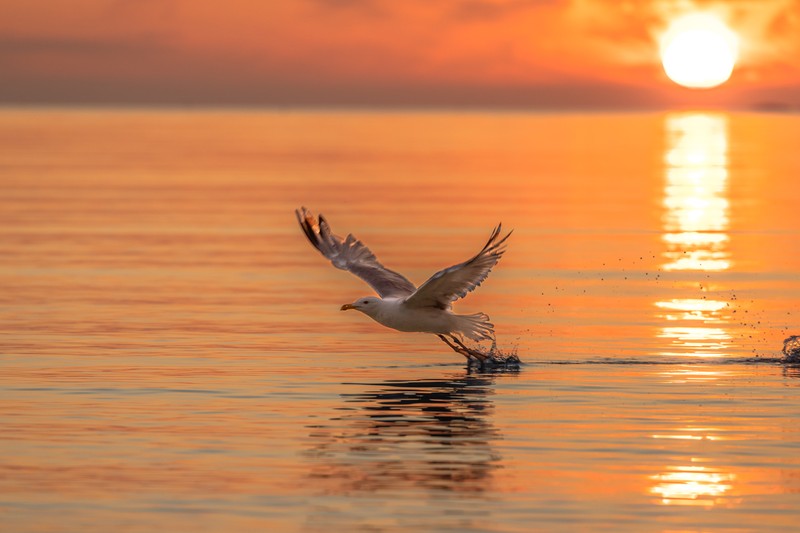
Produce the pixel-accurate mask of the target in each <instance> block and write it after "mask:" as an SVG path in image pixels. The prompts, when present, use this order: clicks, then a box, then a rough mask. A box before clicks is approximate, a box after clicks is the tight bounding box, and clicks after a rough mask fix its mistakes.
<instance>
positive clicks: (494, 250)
mask: <svg viewBox="0 0 800 533" xmlns="http://www.w3.org/2000/svg"><path fill="white" fill-rule="evenodd" d="M502 228H503V225H502V224H498V226H497V227H496V228H495V229H494V231H492V235H491V237H489V240H488V242H487V243H486V246H484V247H483V249H482V250H481V251H480V252H478V254H477V255H476V256H475V257H473V258H472V259H470V260H469V261H465V262H463V263H461V264H459V265H455V266H451V267H450V268H445V269H444V270H440V271H439V272H437V273H436V274H434V275H433V276H431V277H430V279H428V281H426V282H425V283H423V284H422V285H420V287H419V289H417V290H416V292H414V294H412V295H411V296H409V297H408V298H406V301H405V304H406V305H408V306H409V307H437V308H440V309H449V308H450V306H451V304H452V303H453V302H454V301H455V300H458V299H459V298H463V297H464V296H466V295H467V293H469V292H471V291H473V290H475V289H476V288H477V287H478V286H479V285H480V284H481V283H483V280H485V279H486V277H487V276H488V275H489V272H491V270H492V267H494V265H496V264H497V261H499V260H500V258H501V257H502V256H503V252H505V242H506V239H508V237H509V236H510V235H511V233H512V231H509V232H508V233H507V234H506V236H505V237H502V238H501V237H500V231H501V230H502Z"/></svg>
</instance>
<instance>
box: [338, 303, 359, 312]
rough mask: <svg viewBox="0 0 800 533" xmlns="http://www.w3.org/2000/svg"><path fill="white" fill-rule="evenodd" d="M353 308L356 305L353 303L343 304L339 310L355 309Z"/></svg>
mask: <svg viewBox="0 0 800 533" xmlns="http://www.w3.org/2000/svg"><path fill="white" fill-rule="evenodd" d="M355 308H356V306H355V305H353V304H344V305H343V306H342V308H341V309H340V311H347V310H348V309H355Z"/></svg>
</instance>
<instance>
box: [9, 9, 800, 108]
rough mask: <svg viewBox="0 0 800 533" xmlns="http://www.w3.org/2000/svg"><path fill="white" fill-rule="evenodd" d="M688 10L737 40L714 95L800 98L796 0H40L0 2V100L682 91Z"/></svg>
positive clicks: (461, 97)
mask: <svg viewBox="0 0 800 533" xmlns="http://www.w3.org/2000/svg"><path fill="white" fill-rule="evenodd" d="M694 11H708V12H711V13H714V14H715V15H716V16H719V17H720V18H721V19H722V20H723V21H724V22H725V23H726V24H728V25H729V27H730V28H731V29H732V30H733V31H735V32H736V34H737V35H738V36H739V37H740V40H741V47H740V50H739V52H740V58H739V62H738V63H737V69H736V71H735V72H734V75H733V77H732V78H731V80H730V82H729V83H727V84H725V87H721V88H720V89H719V93H718V94H716V95H715V96H714V98H713V100H714V101H723V102H726V101H730V102H734V103H735V102H736V101H737V99H739V100H742V99H743V98H744V99H748V101H749V100H757V101H765V100H770V101H772V100H776V101H783V100H786V99H787V98H788V99H790V100H791V98H793V97H794V98H798V97H797V94H798V91H797V87H798V86H800V61H797V60H796V58H797V57H800V2H795V1H791V0H728V1H723V0H718V1H702V0H695V1H690V0H669V1H654V2H638V1H637V2H634V1H627V2H626V1H612V0H560V1H559V0H549V1H544V0H541V1H519V0H453V1H448V2H430V1H428V0H404V1H402V2H398V1H395V0H271V1H269V2H263V1H261V0H231V1H229V2H217V1H211V0H164V1H159V2H154V1H148V2H125V1H110V0H73V1H71V2H62V1H60V0H37V1H34V2H4V3H2V4H0V71H2V72H3V78H4V79H3V84H2V86H0V102H12V103H13V102H24V101H50V100H52V101H78V102H93V101H101V102H102V101H108V102H115V101H121V102H125V101H133V102H136V101H144V102H151V101H153V102H156V101H159V99H162V100H165V101H176V102H186V103H192V102H198V103H202V102H209V101H210V102H226V101H227V102H231V103H237V102H245V103H250V102H252V103H267V104H268V103H277V104H281V103H300V104H302V103H321V104H325V103H358V102H364V103H409V104H413V103H422V104H425V103H434V104H435V103H448V102H449V103H454V104H456V105H458V104H462V103H463V104H469V103H475V104H485V103H489V104H491V103H501V104H502V103H504V102H505V103H511V104H514V103H520V104H526V103H527V104H531V103H532V104H536V103H537V102H539V103H542V104H545V105H559V104H575V103H577V104H586V105H592V104H598V105H602V104H604V103H605V104H612V105H626V104H631V105H646V104H647V103H648V102H650V103H653V102H670V101H678V100H680V99H681V98H684V97H685V98H689V96H686V93H685V91H682V90H681V89H680V88H678V87H675V86H674V84H672V83H670V82H669V80H668V79H667V78H666V76H665V75H664V72H663V69H662V68H661V65H660V59H659V50H658V41H659V38H660V36H661V35H662V34H663V32H664V31H665V30H666V28H667V27H668V26H669V23H670V21H672V20H674V19H675V18H677V17H679V16H681V15H684V14H686V13H691V12H694ZM691 97H692V98H700V99H703V98H706V99H710V98H711V97H708V96H707V95H706V96H703V95H700V96H697V95H692V96H691Z"/></svg>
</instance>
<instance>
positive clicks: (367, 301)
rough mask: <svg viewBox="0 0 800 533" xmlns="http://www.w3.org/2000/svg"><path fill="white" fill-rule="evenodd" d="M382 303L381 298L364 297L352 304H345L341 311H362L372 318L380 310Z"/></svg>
mask: <svg viewBox="0 0 800 533" xmlns="http://www.w3.org/2000/svg"><path fill="white" fill-rule="evenodd" d="M380 301H381V299H380V298H375V297H374V296H364V297H362V298H359V299H358V300H356V301H355V302H353V303H351V304H344V305H343V306H342V309H341V310H342V311H347V310H348V309H355V310H356V311H361V312H362V313H364V314H365V315H370V316H372V315H373V314H374V313H375V312H376V311H377V310H378V305H379V304H380Z"/></svg>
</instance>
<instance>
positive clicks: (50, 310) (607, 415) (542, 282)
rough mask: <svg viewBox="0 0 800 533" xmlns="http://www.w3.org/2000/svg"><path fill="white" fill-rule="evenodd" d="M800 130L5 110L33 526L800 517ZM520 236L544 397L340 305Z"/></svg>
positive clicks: (595, 524) (435, 343)
mask: <svg viewBox="0 0 800 533" xmlns="http://www.w3.org/2000/svg"><path fill="white" fill-rule="evenodd" d="M798 138H800V117H798V116H796V115H788V116H787V115H759V114H713V113H666V114H665V113H660V114H658V113H654V114H594V115H578V114H575V115H571V114H515V113H505V114H504V113H499V114H493V113H463V114H458V113H373V112H310V111H309V112H264V111H186V112H184V111H146V110H145V111H143V110H135V111H133V110H131V111H114V110H59V109H41V110H14V109H5V110H2V111H0V287H2V290H1V291H0V398H1V399H2V401H0V424H1V425H2V428H0V530H3V531H9V532H11V531H13V532H48V531H76V532H78V531H80V532H107V531H121V532H139V531H142V532H145V531H192V532H206V531H209V532H218V531H219V532H221V531H225V532H228V531H247V530H256V529H266V528H269V529H270V530H273V531H395V530H398V531H399V530H402V531H408V530H417V531H502V532H512V531H515V532H516V531H520V532H521V531H534V530H540V531H545V530H575V529H580V530H590V529H610V530H615V531H620V530H629V531H700V530H702V531H711V530H725V531H731V530H736V531H740V530H741V531H750V530H785V529H788V528H794V527H796V525H797V522H798V519H800V423H798V418H797V411H798V407H799V406H800V371H799V370H798V369H796V368H791V367H785V366H783V365H781V364H780V363H779V362H778V360H777V358H778V357H779V355H780V353H779V352H780V349H781V346H782V340H783V339H784V338H785V337H787V336H788V335H790V334H797V333H800V312H798V310H797V304H798V301H800V247H798V242H800V215H798V213H800V210H799V209H798V206H800V193H799V192H798V190H800V188H798V187H797V179H798V176H799V175H800V154H798V151H797V139H798ZM300 205H306V206H308V207H309V208H311V209H312V210H315V211H322V212H324V213H325V214H326V216H327V217H328V219H329V220H330V222H331V224H332V225H333V228H334V230H335V231H337V232H338V233H341V234H346V233H348V232H353V233H354V234H356V235H357V236H358V237H360V238H361V239H363V240H364V241H365V242H366V243H367V244H368V245H369V246H370V247H371V248H372V249H373V251H374V252H376V254H378V256H379V257H380V258H381V260H382V261H383V262H384V263H385V264H386V265H388V266H390V267H391V268H394V269H397V270H399V271H401V272H403V273H406V274H407V275H408V276H409V277H410V278H411V279H412V280H414V281H415V282H417V283H421V282H422V281H424V280H425V279H427V277H428V276H429V275H430V274H431V273H433V272H435V271H436V270H438V269H440V268H442V267H445V266H449V265H451V264H454V263H456V262H460V261H462V260H464V259H466V258H468V257H469V256H470V255H471V254H472V253H474V252H475V251H477V249H478V248H479V247H480V246H481V245H482V244H483V242H484V241H485V239H486V237H487V236H488V234H489V231H490V229H491V228H492V226H493V225H495V224H496V223H497V222H499V221H502V222H503V223H504V224H505V225H507V226H508V227H510V228H514V229H515V233H514V235H513V236H512V238H511V241H510V247H509V251H508V253H507V254H506V256H505V257H504V258H503V260H502V261H501V263H500V264H499V266H498V267H497V269H496V270H495V271H494V272H493V273H492V275H491V276H490V278H489V279H488V281H487V282H486V283H485V284H484V285H483V286H482V287H481V288H480V289H479V290H478V291H477V292H475V293H473V294H471V295H470V296H469V297H468V298H467V299H466V300H465V301H463V302H461V303H459V304H458V306H457V307H458V309H459V310H460V311H462V312H476V311H485V312H486V313H488V314H489V315H490V316H491V317H492V319H493V321H494V323H495V324H496V326H497V333H498V343H499V345H500V347H501V348H503V349H506V350H510V349H514V348H516V349H517V350H518V353H519V355H520V357H521V358H522V359H523V360H524V361H525V363H526V364H525V366H524V367H523V368H522V369H521V370H520V371H519V372H514V373H499V374H489V373H479V372H469V371H467V369H466V368H465V366H464V361H463V358H461V357H460V356H458V355H456V354H454V353H453V352H451V351H450V350H449V349H448V348H447V347H446V346H444V345H443V344H442V343H441V342H440V341H439V340H438V339H436V338H435V337H433V336H427V335H423V334H418V335H417V334H401V333H398V332H394V331H391V330H387V329H384V328H382V327H381V326H379V325H377V324H375V323H373V322H371V321H370V320H369V319H367V318H366V317H364V316H362V315H359V314H356V313H341V312H339V310H338V309H339V306H340V305H341V304H343V303H346V302H350V301H352V300H353V299H355V298H356V297H358V296H361V295H367V294H370V291H369V289H368V287H367V286H366V285H364V284H363V283H361V282H360V281H359V280H358V279H356V278H354V277H352V276H349V275H348V274H347V273H344V272H341V271H337V270H335V269H333V268H332V267H330V265H328V264H327V263H326V262H325V261H324V259H323V258H322V257H321V256H319V255H318V254H317V253H316V251H314V250H313V249H312V248H311V247H310V246H309V244H308V243H307V242H306V241H305V239H304V237H303V235H302V233H301V231H300V229H299V228H298V227H297V225H296V222H295V220H294V215H293V209H294V208H296V207H298V206H300Z"/></svg>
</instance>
